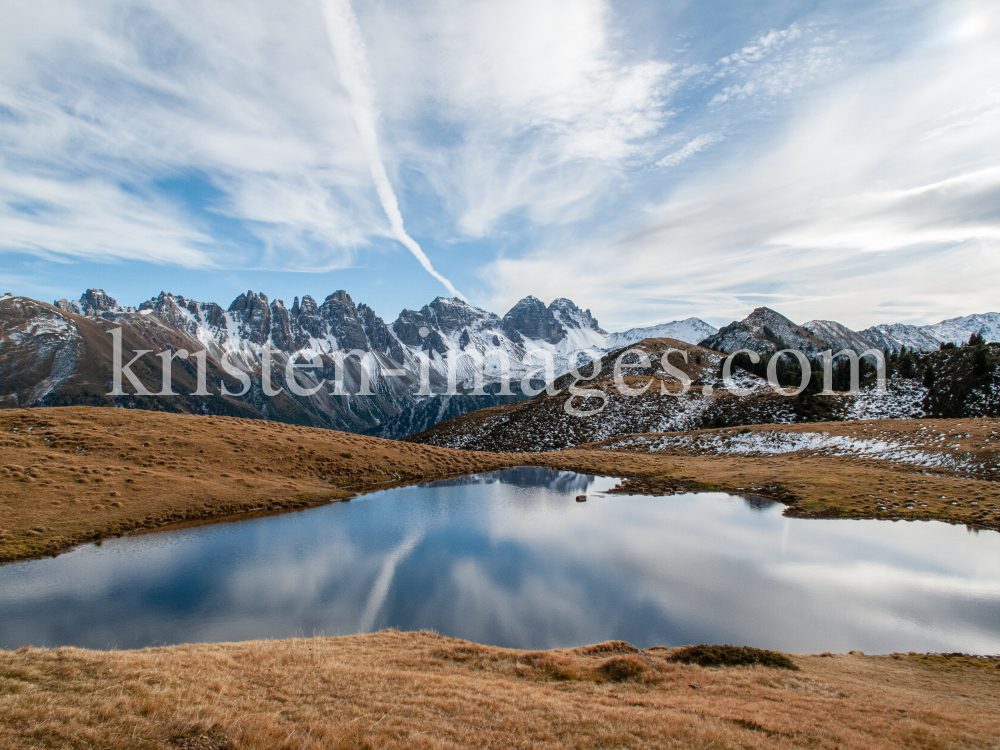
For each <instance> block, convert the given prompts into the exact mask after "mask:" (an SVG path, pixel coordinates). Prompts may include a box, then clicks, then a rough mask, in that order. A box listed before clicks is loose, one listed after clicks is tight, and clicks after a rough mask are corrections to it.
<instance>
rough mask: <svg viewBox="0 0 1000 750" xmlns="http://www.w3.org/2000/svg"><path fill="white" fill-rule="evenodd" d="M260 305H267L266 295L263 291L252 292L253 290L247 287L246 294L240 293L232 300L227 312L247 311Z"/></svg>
mask: <svg viewBox="0 0 1000 750" xmlns="http://www.w3.org/2000/svg"><path fill="white" fill-rule="evenodd" d="M260 305H263V306H264V307H268V300H267V295H266V294H264V293H263V292H261V293H260V294H254V293H253V290H251V289H248V290H247V293H246V294H241V295H240V296H239V297H237V298H236V299H234V300H233V301H232V304H230V305H229V312H249V311H252V310H253V309H254V308H255V307H257V306H260Z"/></svg>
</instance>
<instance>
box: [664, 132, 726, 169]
mask: <svg viewBox="0 0 1000 750" xmlns="http://www.w3.org/2000/svg"><path fill="white" fill-rule="evenodd" d="M721 140H722V136H721V135H720V134H719V133H703V134H702V135H699V136H697V137H695V138H692V139H691V140H690V141H688V142H687V143H686V144H684V145H683V146H682V147H681V148H679V149H677V150H676V151H673V152H671V153H669V154H667V155H666V156H664V157H663V158H662V159H660V160H659V161H658V162H656V166H658V167H675V166H677V165H678V164H680V163H681V162H682V161H685V160H687V159H689V158H690V157H692V156H694V155H695V154H697V153H698V152H699V151H704V150H705V149H706V148H708V147H709V146H711V145H712V144H713V143H718V142H719V141H721Z"/></svg>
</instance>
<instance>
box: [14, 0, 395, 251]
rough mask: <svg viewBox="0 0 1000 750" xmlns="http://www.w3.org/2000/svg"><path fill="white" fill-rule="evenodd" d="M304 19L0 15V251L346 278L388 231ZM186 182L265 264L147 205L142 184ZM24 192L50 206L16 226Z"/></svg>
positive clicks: (194, 221)
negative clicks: (39, 187) (358, 254)
mask: <svg viewBox="0 0 1000 750" xmlns="http://www.w3.org/2000/svg"><path fill="white" fill-rule="evenodd" d="M50 19H51V20H52V21H53V22H52V24H51V25H47V24H48V21H49V20H50ZM65 19H69V20H68V22H63V21H64V20H65ZM318 21H321V16H320V12H319V7H318V6H314V5H311V4H289V5H285V6H283V7H282V8H280V9H279V8H276V7H268V6H262V5H250V4H244V3H233V2H220V3H213V4H211V5H207V6H206V5H203V4H195V3H183V2H182V3H171V4H168V5H157V6H140V5H136V4H134V3H129V2H117V1H113V0H94V1H93V2H87V3H79V4H78V3H73V2H66V3H61V4H59V7H58V8H56V7H50V6H49V5H48V4H46V3H45V2H44V0H43V1H42V2H40V3H38V4H31V5H30V6H26V5H24V4H20V7H19V8H18V11H17V12H16V13H13V14H11V15H10V16H9V17H8V16H5V23H4V29H5V34H6V36H5V37H4V45H5V46H4V58H3V59H4V61H5V62H9V63H11V65H10V66H9V67H6V68H4V70H3V72H2V73H0V107H3V110H4V111H5V112H6V116H4V117H2V118H0V140H2V142H3V144H4V162H3V172H4V175H5V177H6V180H5V187H6V194H5V196H4V197H5V199H6V200H5V203H6V205H7V210H6V211H5V214H4V218H3V229H4V231H3V244H4V245H5V246H6V247H8V248H13V249H23V248H31V247H40V248H45V250H47V251H49V252H52V253H65V254H69V255H73V256H77V257H84V258H99V257H102V256H103V257H107V258H115V257H133V258H141V259H147V260H152V261H154V262H173V263H179V264H182V265H191V266H204V265H206V263H210V262H215V263H220V264H221V263H234V264H236V265H237V266H238V267H244V268H246V267H251V268H253V267H261V266H264V267H267V266H269V265H270V266H279V267H284V268H295V267H296V266H297V265H299V266H308V267H310V268H317V267H318V268H329V267H338V266H343V265H346V264H348V263H349V262H350V261H351V259H352V257H353V254H354V249H355V248H356V247H357V246H358V245H360V244H362V243H365V242H367V241H368V239H369V238H370V237H372V236H376V235H380V234H387V232H388V230H387V227H386V226H385V220H384V218H380V217H379V215H378V213H376V211H377V204H374V201H373V199H374V198H375V194H374V191H373V190H372V189H371V178H370V177H369V176H368V174H367V164H366V162H365V161H364V159H363V158H362V157H361V156H360V155H359V154H358V150H359V149H358V148H357V143H358V139H357V134H356V132H355V130H354V128H353V125H352V123H351V121H350V119H349V116H348V111H347V107H346V106H345V98H344V94H343V92H342V90H341V89H340V87H339V85H338V83H337V77H336V68H335V65H334V62H333V58H332V55H331V53H330V49H329V43H328V41H327V40H326V38H325V35H323V33H322V29H321V28H318V27H317V22H318ZM192 177H202V178H204V179H205V180H207V181H208V182H210V183H211V185H212V186H213V187H214V189H215V190H216V191H217V195H216V197H215V200H214V205H212V206H211V207H210V211H211V212H214V213H215V214H216V215H218V216H225V217H228V218H232V219H236V220H238V221H244V222H247V224H246V227H247V228H248V229H249V230H250V231H252V232H255V233H257V234H258V235H259V236H260V238H261V240H262V241H263V243H264V245H265V247H268V246H270V245H271V243H273V242H276V241H277V242H280V244H281V247H280V250H281V252H280V253H269V252H268V251H266V250H265V252H264V253H263V254H257V255H255V254H254V253H253V252H251V250H250V248H247V247H242V248H240V252H239V253H236V252H235V249H234V248H231V247H229V246H228V244H229V243H227V242H226V241H225V240H222V241H219V240H217V239H214V238H212V237H210V236H209V234H210V227H209V225H210V223H211V221H212V216H211V214H209V215H208V216H205V215H198V214H194V215H192V213H191V212H190V211H189V210H188V207H187V206H184V205H181V204H180V203H179V202H178V203H177V204H175V205H170V204H168V203H167V201H166V200H165V199H164V198H163V197H159V198H156V197H153V196H156V195H157V190H156V183H157V182H158V181H162V180H169V179H191V178H192ZM29 178H34V179H36V180H43V181H45V182H46V183H47V184H48V188H47V190H48V192H49V193H51V194H53V195H58V197H59V200H61V201H63V204H59V205H57V204H52V205H51V206H50V210H48V211H46V212H44V213H37V214H32V213H24V212H18V211H16V210H15V207H17V206H20V205H23V204H24V203H25V202H30V201H31V200H33V197H32V195H31V193H30V192H26V193H24V194H18V193H17V192H16V191H17V190H20V189H21V188H23V187H24V186H26V185H30V184H32V182H31V179H29ZM83 185H85V186H86V187H85V188H81V186H83ZM81 190H84V191H85V193H86V194H82V193H81ZM116 195H117V196H118V197H115V196H116ZM195 200H196V202H197V201H198V200H200V198H196V199H195ZM67 201H72V202H73V203H74V206H69V205H68V204H67V203H66V202H67ZM95 201H99V202H100V205H99V206H94V207H91V208H87V204H88V202H91V203H93V202H95ZM56 209H58V210H56ZM156 217H158V219H157V218H156ZM157 224H162V225H163V227H159V228H156V227H157ZM98 225H99V226H100V227H101V228H102V231H97V228H96V227H97V226H98ZM154 229H155V231H154ZM60 238H62V239H60ZM115 238H117V241H116V240H115ZM129 247H131V251H130V250H129ZM209 259H211V260H209Z"/></svg>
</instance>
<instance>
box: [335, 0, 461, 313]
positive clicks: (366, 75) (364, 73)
mask: <svg viewBox="0 0 1000 750" xmlns="http://www.w3.org/2000/svg"><path fill="white" fill-rule="evenodd" d="M323 16H324V17H325V18H326V30H327V33H328V34H329V35H330V44H331V45H332V46H333V54H334V56H335V57H336V58H337V68H338V69H339V70H340V82H341V84H342V85H343V87H344V88H345V89H346V90H347V94H348V97H349V98H350V101H351V116H352V117H353V118H354V126H355V127H356V128H357V129H358V135H359V136H360V137H361V145H362V148H363V149H364V152H365V158H367V160H368V168H369V169H370V170H371V173H372V179H373V180H374V181H375V189H376V190H377V191H378V198H379V201H380V202H381V203H382V210H384V211H385V215H386V216H387V217H388V219H389V226H390V227H392V233H393V235H394V236H395V237H396V239H397V240H399V241H400V242H401V243H403V244H404V245H405V246H406V248H407V249H408V250H409V251H410V252H411V253H413V255H414V257H416V259H417V260H419V261H420V265H422V266H423V267H424V270H426V271H427V273H429V274H430V275H431V276H433V277H434V278H435V279H437V280H438V281H440V282H441V283H442V284H444V285H445V287H447V289H448V291H449V292H451V293H452V294H454V295H455V296H456V297H461V298H462V299H465V295H464V294H462V293H461V292H460V291H458V290H457V289H456V288H455V286H454V285H453V284H452V283H451V282H450V281H448V279H446V278H445V277H444V276H442V275H441V274H439V273H438V272H437V271H435V270H434V266H433V265H431V260H430V258H428V257H427V254H426V253H425V252H424V251H423V250H421V249H420V245H418V244H417V242H416V240H414V239H413V238H412V237H410V235H408V234H407V233H406V229H404V228H403V215H402V214H401V213H400V212H399V201H397V200H396V193H395V192H394V191H393V189H392V183H390V182H389V175H387V174H386V172H385V164H384V163H383V162H382V155H381V154H380V153H379V150H378V133H377V131H376V129H375V120H376V113H375V100H374V99H375V98H374V95H373V89H374V85H373V83H372V80H371V71H370V70H369V68H368V56H367V54H366V52H365V42H364V39H362V37H361V28H360V27H359V26H358V19H357V16H355V15H354V9H353V8H351V2H350V0H323Z"/></svg>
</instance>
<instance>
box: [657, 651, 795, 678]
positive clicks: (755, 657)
mask: <svg viewBox="0 0 1000 750" xmlns="http://www.w3.org/2000/svg"><path fill="white" fill-rule="evenodd" d="M667 658H668V660H669V661H672V662H679V663H681V664H697V665H698V666H700V667H754V666H760V667H770V668H771V669H790V670H792V671H794V672H798V671H799V667H798V666H797V665H796V664H795V662H793V661H792V660H791V659H789V658H788V657H787V656H785V655H784V654H780V653H778V652H777V651H768V650H767V649H762V648H753V647H752V646H728V645H726V646H705V645H701V646H685V647H684V648H681V649H678V650H677V651H674V652H673V653H672V654H670V656H669V657H667Z"/></svg>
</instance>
